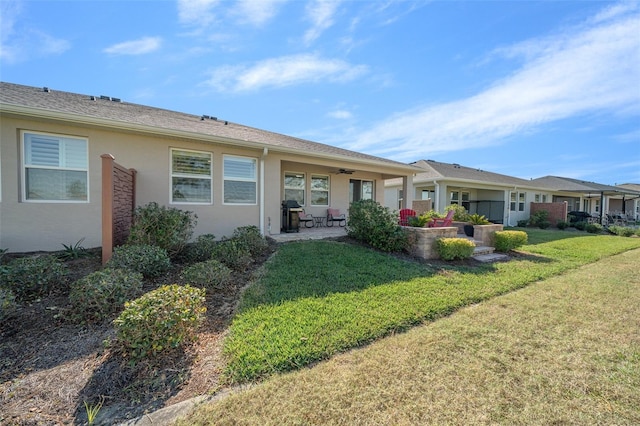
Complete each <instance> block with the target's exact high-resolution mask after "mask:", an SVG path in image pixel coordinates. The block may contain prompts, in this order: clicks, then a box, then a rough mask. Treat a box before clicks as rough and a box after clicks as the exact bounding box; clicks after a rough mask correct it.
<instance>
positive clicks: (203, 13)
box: [178, 0, 219, 27]
mask: <svg viewBox="0 0 640 426" xmlns="http://www.w3.org/2000/svg"><path fill="white" fill-rule="evenodd" d="M218 3H219V0H178V19H179V21H180V22H181V23H182V24H185V25H193V26H199V27H204V26H207V25H209V24H211V23H212V22H213V21H215V17H216V15H215V14H214V13H213V11H212V9H213V8H214V7H215V6H216V5H218Z"/></svg>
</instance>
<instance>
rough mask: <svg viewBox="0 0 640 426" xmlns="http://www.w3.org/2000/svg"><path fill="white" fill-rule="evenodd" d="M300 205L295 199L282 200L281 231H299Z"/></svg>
mask: <svg viewBox="0 0 640 426" xmlns="http://www.w3.org/2000/svg"><path fill="white" fill-rule="evenodd" d="M301 211H302V206H301V205H300V204H298V202H297V201H296V200H284V201H283V202H282V228H281V230H282V232H300V216H299V215H300V212H301Z"/></svg>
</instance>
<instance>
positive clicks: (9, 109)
mask: <svg viewBox="0 0 640 426" xmlns="http://www.w3.org/2000/svg"><path fill="white" fill-rule="evenodd" d="M0 113H7V114H17V115H21V116H27V117H33V118H39V119H47V120H58V121H63V122H70V123H80V124H84V125H88V126H99V127H107V128H110V129H118V130H122V131H129V132H137V133H145V134H154V135H163V136H169V137H176V138H183V139H190V140H196V141H198V142H208V143H216V144H225V145H233V146H241V147H244V148H251V149H256V150H261V151H262V150H264V148H267V150H268V151H274V152H280V153H285V154H296V155H300V150H299V149H294V148H288V147H281V146H277V145H272V144H267V143H263V142H254V141H250V140H244V139H234V138H228V137H224V136H213V135H207V134H203V133H197V132H187V131H183V130H174V129H164V128H158V127H154V126H148V125H143V124H135V123H127V122H123V121H117V120H112V119H105V118H98V117H90V116H85V115H81V114H74V113H70V112H61V111H52V110H49V109H43V108H33V107H25V106H22V105H15V104H8V103H2V102H0ZM313 155H314V156H315V157H319V158H323V159H325V160H340V161H346V162H349V163H354V164H363V165H364V164H367V165H375V166H382V167H385V168H387V169H392V170H397V171H398V172H400V171H403V172H404V173H405V174H410V173H416V172H417V171H419V170H421V169H420V168H418V167H415V166H412V165H409V164H402V163H398V164H391V163H389V162H386V161H376V160H368V159H363V158H357V157H349V156H345V155H339V154H331V153H323V152H313Z"/></svg>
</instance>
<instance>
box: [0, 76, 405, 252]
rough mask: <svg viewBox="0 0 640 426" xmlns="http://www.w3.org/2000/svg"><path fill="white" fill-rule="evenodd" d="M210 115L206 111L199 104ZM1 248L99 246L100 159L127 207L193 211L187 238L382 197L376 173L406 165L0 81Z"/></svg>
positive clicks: (397, 171)
mask: <svg viewBox="0 0 640 426" xmlns="http://www.w3.org/2000/svg"><path fill="white" fill-rule="evenodd" d="M204 112H206V113H210V111H204ZM0 119H1V122H0V125H1V128H0V130H1V133H0V137H1V139H0V140H1V144H0V191H1V192H0V248H6V249H9V251H12V252H24V251H36V250H60V249H62V248H63V247H62V244H63V243H64V244H70V243H75V242H76V241H79V240H80V239H81V238H84V242H83V245H84V246H85V247H99V246H101V243H102V240H101V227H102V224H101V214H102V211H101V205H102V202H101V196H102V187H101V179H102V175H101V156H102V155H103V154H110V155H112V156H113V157H114V158H115V161H116V162H117V163H119V164H120V165H122V166H124V167H125V168H127V169H128V168H131V169H135V171H136V182H135V204H136V205H138V206H140V205H144V204H147V203H149V202H152V201H153V202H157V203H158V204H160V205H166V206H170V207H176V208H179V209H183V210H189V211H193V212H195V213H196V214H197V216H198V225H197V227H196V230H195V235H199V234H204V233H212V234H214V235H216V236H217V237H222V236H228V235H230V234H231V232H232V231H233V230H234V229H235V228H236V227H238V226H244V225H255V226H257V227H259V228H260V229H261V230H262V232H263V233H264V234H266V235H269V234H278V233H280V229H281V219H282V201H283V200H285V199H295V200H298V202H299V203H300V204H301V205H302V206H303V207H304V208H305V210H306V212H307V213H311V214H313V215H320V216H322V215H326V210H327V208H329V207H331V208H338V209H340V210H342V211H343V212H347V209H348V207H349V203H350V202H352V201H354V200H359V199H363V198H371V199H375V200H377V201H379V202H381V203H384V181H385V179H390V178H397V179H399V180H400V181H402V182H404V183H405V185H410V182H411V178H412V176H413V174H414V173H415V172H416V169H415V167H413V166H410V165H406V164H402V163H399V162H395V161H391V160H387V159H384V158H379V157H374V156H370V155H365V154H362V153H358V152H353V151H349V150H345V149H341V148H336V147H333V146H329V145H324V144H321V143H316V142H311V141H307V140H303V139H298V138H294V137H290V136H285V135H281V134H277V133H273V132H268V131H265V130H259V129H255V128H251V127H247V126H243V125H240V124H236V123H231V122H228V121H225V120H222V119H216V118H215V117H211V116H207V115H203V116H195V115H190V114H184V113H180V112H175V111H168V110H163V109H158V108H153V107H149V106H143V105H137V104H132V103H128V102H123V101H121V100H120V99H116V98H111V97H107V96H90V95H82V94H74V93H68V92H61V91H56V90H49V89H48V88H36V87H29V86H22V85H17V84H11V83H0Z"/></svg>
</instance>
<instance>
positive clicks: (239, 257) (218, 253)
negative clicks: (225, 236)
mask: <svg viewBox="0 0 640 426" xmlns="http://www.w3.org/2000/svg"><path fill="white" fill-rule="evenodd" d="M211 258H212V259H216V260H218V261H220V262H222V263H224V264H225V265H226V266H228V267H229V268H231V269H233V270H234V271H242V270H244V269H245V268H247V266H249V265H250V264H251V262H253V258H252V257H251V252H249V250H248V249H247V248H246V247H245V246H244V244H243V243H241V242H239V241H237V240H234V239H231V240H222V241H220V242H219V243H218V244H216V246H215V247H214V249H213V252H212V254H211Z"/></svg>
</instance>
